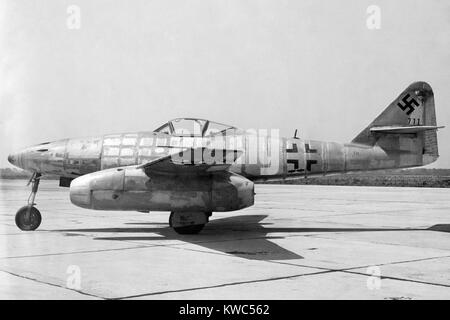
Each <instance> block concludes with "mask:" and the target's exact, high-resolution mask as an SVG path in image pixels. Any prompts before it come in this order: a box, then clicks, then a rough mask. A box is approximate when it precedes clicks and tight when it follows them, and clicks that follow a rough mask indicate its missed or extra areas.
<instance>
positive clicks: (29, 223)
mask: <svg viewBox="0 0 450 320" xmlns="http://www.w3.org/2000/svg"><path fill="white" fill-rule="evenodd" d="M40 179H41V174H40V173H38V172H35V173H33V175H32V176H31V178H30V181H29V182H28V184H30V183H31V194H30V196H29V197H28V205H26V206H24V207H22V208H20V209H19V211H17V213H16V225H17V227H19V229H20V230H23V231H32V230H36V229H37V228H38V227H39V225H40V224H41V221H42V217H41V213H40V212H39V210H38V209H36V208H35V207H34V206H35V204H36V203H34V199H35V198H36V193H37V191H38V187H39V181H40Z"/></svg>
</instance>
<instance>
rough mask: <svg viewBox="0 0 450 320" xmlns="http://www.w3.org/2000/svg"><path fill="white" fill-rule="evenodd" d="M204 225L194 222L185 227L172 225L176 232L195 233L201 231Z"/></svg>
mask: <svg viewBox="0 0 450 320" xmlns="http://www.w3.org/2000/svg"><path fill="white" fill-rule="evenodd" d="M204 226H205V225H204V224H195V225H192V226H186V227H174V228H173V230H175V232H176V233H178V234H197V233H199V232H200V231H202V229H203V227H204Z"/></svg>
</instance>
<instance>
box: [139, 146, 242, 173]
mask: <svg viewBox="0 0 450 320" xmlns="http://www.w3.org/2000/svg"><path fill="white" fill-rule="evenodd" d="M241 155H242V151H238V150H226V149H208V148H185V149H184V150H183V151H181V152H177V153H173V154H169V155H167V156H163V157H161V158H158V159H155V160H152V161H150V162H147V163H144V164H142V165H140V166H138V168H142V169H143V170H144V171H145V173H146V174H147V175H150V174H151V173H157V174H158V173H159V174H209V173H211V172H216V171H225V170H228V168H229V167H230V166H231V165H232V164H233V163H234V162H235V161H236V159H238V158H239V157H240V156H241Z"/></svg>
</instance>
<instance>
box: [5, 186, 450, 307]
mask: <svg viewBox="0 0 450 320" xmlns="http://www.w3.org/2000/svg"><path fill="white" fill-rule="evenodd" d="M25 184H26V181H23V180H0V298H1V299H111V298H113V299H450V189H437V188H389V187H341V186H311V185H304V186H295V185H257V186H256V193H257V195H256V201H255V206H253V207H251V208H247V209H245V210H241V211H236V212H228V213H214V214H213V216H212V218H211V222H210V223H209V224H208V225H207V226H206V227H205V229H204V230H203V231H202V233H201V234H199V235H189V236H187V235H184V236H182V235H178V234H176V233H175V232H174V231H172V230H171V229H170V228H169V226H168V216H169V214H168V212H152V213H150V214H145V213H139V212H112V211H91V210H86V209H81V208H78V207H75V206H74V205H72V204H71V203H70V200H69V192H68V191H69V190H68V189H67V188H59V187H57V184H58V182H57V181H42V182H41V186H40V189H39V192H38V195H37V198H36V202H37V208H38V209H39V210H40V211H41V213H42V216H43V221H42V224H41V226H40V228H39V229H38V230H36V231H32V232H23V231H20V230H19V229H18V228H17V227H16V226H15V223H14V216H15V213H16V211H17V209H18V208H20V207H21V206H23V205H25V204H26V200H27V198H28V195H29V187H26V186H25Z"/></svg>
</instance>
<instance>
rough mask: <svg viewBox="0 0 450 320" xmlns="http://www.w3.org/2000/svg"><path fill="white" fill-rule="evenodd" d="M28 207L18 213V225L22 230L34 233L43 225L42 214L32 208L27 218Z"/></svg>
mask: <svg viewBox="0 0 450 320" xmlns="http://www.w3.org/2000/svg"><path fill="white" fill-rule="evenodd" d="M28 208H29V207H28V206H25V207H22V208H20V209H19V211H17V213H16V225H17V227H18V228H19V229H20V230H23V231H33V230H36V229H37V228H38V227H39V225H40V224H41V221H42V217H41V213H40V212H39V210H38V209H36V208H35V207H31V208H30V216H29V217H28V218H27V210H28Z"/></svg>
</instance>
